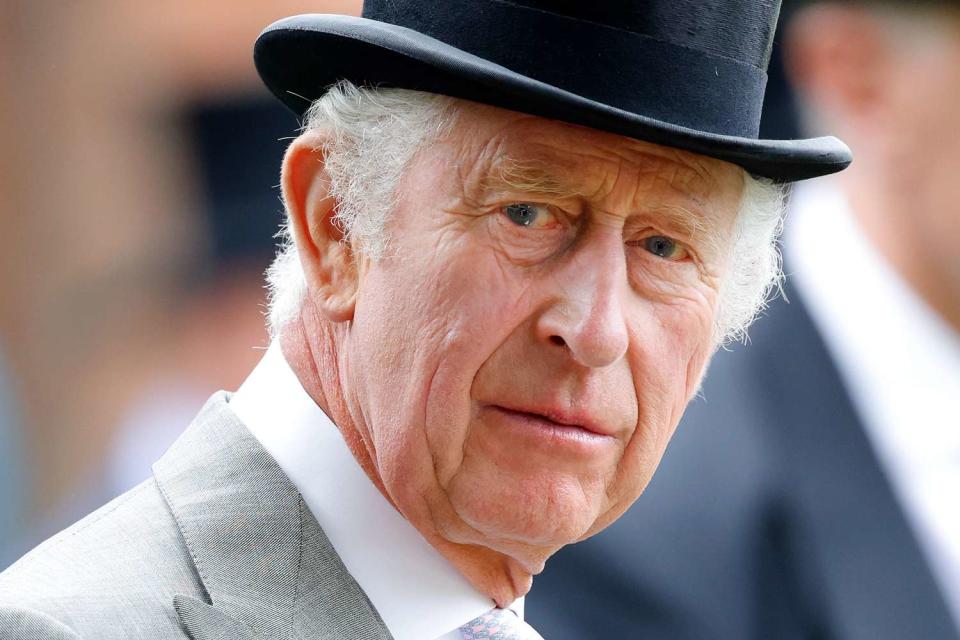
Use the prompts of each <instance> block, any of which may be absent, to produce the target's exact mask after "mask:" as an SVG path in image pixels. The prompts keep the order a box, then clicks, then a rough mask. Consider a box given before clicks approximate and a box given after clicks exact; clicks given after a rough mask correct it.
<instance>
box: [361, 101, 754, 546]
mask: <svg viewBox="0 0 960 640" xmlns="http://www.w3.org/2000/svg"><path fill="white" fill-rule="evenodd" d="M742 188H743V177H742V172H741V170H740V169H738V168H736V167H734V166H733V165H730V164H727V163H724V162H720V161H716V160H712V159H708V158H704V157H702V156H698V155H695V154H690V153H685V152H681V151H677V150H672V149H667V148H664V147H659V146H655V145H652V144H646V143H643V142H638V141H634V140H629V139H626V138H622V137H619V136H615V135H609V134H604V133H600V132H597V131H593V130H589V129H585V128H581V127H575V126H572V125H565V124H561V123H557V122H552V121H547V120H543V119H540V118H535V117H532V116H525V115H521V114H517V113H514V112H509V111H504V110H500V109H495V108H491V107H483V106H479V105H473V104H465V105H464V106H463V107H462V108H461V110H460V112H459V114H458V117H457V119H456V123H455V125H454V126H452V127H451V131H450V132H449V133H448V134H446V135H445V136H444V137H443V138H442V139H441V141H440V142H438V143H436V144H435V145H433V146H431V147H429V148H428V149H426V150H424V151H423V152H421V153H420V154H419V155H418V156H417V157H415V159H414V160H413V161H412V163H411V165H410V167H409V168H408V171H407V173H406V174H405V176H404V179H403V180H402V183H401V186H400V189H399V196H398V202H397V204H396V208H395V210H394V211H393V212H392V214H391V217H390V218H389V222H388V225H387V231H388V233H389V237H390V250H389V251H388V255H387V257H385V258H383V259H380V260H377V261H367V262H365V264H364V265H363V268H362V269H361V281H360V287H359V292H358V294H357V301H356V308H355V312H354V318H353V322H352V325H351V327H350V329H349V336H348V338H347V344H346V349H347V352H346V357H345V358H344V361H345V362H346V365H345V370H344V373H343V378H344V380H345V382H344V387H345V395H346V397H347V398H348V403H349V404H350V406H351V412H352V413H353V414H354V415H355V416H357V415H359V416H362V420H361V422H362V423H363V424H362V426H361V433H362V435H363V437H364V440H365V444H366V446H367V448H368V449H370V450H371V452H372V455H373V457H374V463H375V464H376V465H377V470H378V472H379V475H380V477H381V479H382V481H383V483H384V485H385V487H386V490H387V492H388V493H389V494H390V496H391V498H392V499H393V501H394V503H395V504H396V505H397V506H398V508H399V509H400V510H401V511H402V512H403V513H404V515H405V516H406V517H407V518H408V519H409V520H410V521H411V522H412V523H414V524H415V525H416V526H417V527H418V528H420V529H421V531H427V532H429V533H430V534H433V535H440V536H441V537H442V538H444V539H446V540H449V541H452V542H456V543H467V544H479V545H481V546H485V547H489V548H493V549H496V550H500V551H504V552H506V553H510V554H511V555H521V556H522V555H524V554H525V553H526V551H530V550H531V549H539V550H555V549H556V548H557V547H559V546H562V545H564V544H567V543H569V542H573V541H575V540H577V539H579V538H582V537H584V536H586V535H588V534H592V533H595V532H596V531H598V530H599V529H600V528H602V527H604V526H606V525H607V524H609V523H610V522H611V521H613V520H614V519H616V517H618V516H619V515H620V514H621V513H622V512H623V511H624V510H625V509H626V508H627V507H628V506H629V505H630V504H631V503H632V502H633V500H635V499H636V498H637V496H638V495H639V494H640V492H641V491H642V490H643V488H644V487H645V486H646V484H647V482H648V480H649V479H650V477H651V475H652V474H653V471H654V469H655V467H656V466H657V464H658V462H659V460H660V457H661V455H662V454H663V451H664V448H665V447H666V445H667V441H668V440H669V439H670V436H671V435H672V433H673V430H674V428H675V426H676V424H677V422H678V420H679V419H680V416H681V414H682V412H683V410H684V407H685V405H686V403H687V401H688V400H689V399H690V398H691V396H692V395H693V393H694V392H695V390H696V389H697V386H698V384H699V381H700V377H701V375H702V372H703V370H704V367H705V364H706V362H707V361H708V359H709V357H710V355H711V354H712V352H713V349H714V347H715V344H714V342H713V321H714V316H715V311H716V306H717V297H718V290H719V288H720V285H721V282H722V279H723V275H724V272H725V269H726V266H727V262H728V259H729V257H730V256H729V253H730V247H731V245H732V230H733V226H734V222H735V218H736V212H737V210H738V208H739V204H740V196H741V193H742ZM534 555H536V554H534ZM530 557H533V556H530Z"/></svg>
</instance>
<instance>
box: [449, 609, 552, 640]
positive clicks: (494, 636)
mask: <svg viewBox="0 0 960 640" xmlns="http://www.w3.org/2000/svg"><path fill="white" fill-rule="evenodd" d="M460 635H462V636H463V640H543V637H542V636H541V635H540V634H539V633H537V632H536V631H534V630H533V627H531V626H530V625H528V624H527V623H526V622H523V621H522V620H521V619H520V618H518V617H517V615H516V614H515V613H514V612H513V611H510V610H509V609H491V610H490V611H487V612H486V613H485V614H483V615H482V616H480V617H479V618H475V619H474V620H471V621H470V622H468V623H467V624H465V625H463V626H462V627H460Z"/></svg>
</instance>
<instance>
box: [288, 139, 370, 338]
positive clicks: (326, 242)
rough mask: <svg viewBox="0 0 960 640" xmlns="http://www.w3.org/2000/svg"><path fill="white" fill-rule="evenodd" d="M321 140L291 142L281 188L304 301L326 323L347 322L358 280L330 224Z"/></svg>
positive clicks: (348, 252)
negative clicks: (301, 274) (304, 291)
mask: <svg viewBox="0 0 960 640" xmlns="http://www.w3.org/2000/svg"><path fill="white" fill-rule="evenodd" d="M323 143H324V138H323V137H322V134H319V133H316V132H308V133H305V134H303V135H301V136H300V137H299V138H297V139H296V140H294V141H293V142H292V143H291V144H290V146H289V147H288V148H287V151H286V154H285V155H284V158H283V169H282V172H281V185H282V189H283V200H284V203H285V204H286V208H287V216H288V218H289V225H290V230H291V233H292V235H293V239H294V242H295V243H296V245H297V251H298V253H299V255H300V264H301V266H302V268H303V271H304V275H305V276H306V280H307V292H308V293H307V295H308V296H309V297H310V300H311V301H312V302H313V303H314V305H315V306H316V308H317V309H318V310H319V311H320V312H321V313H323V315H324V316H325V317H326V318H327V319H328V320H330V321H331V322H347V321H349V320H352V319H353V312H354V309H355V306H356V297H357V290H358V288H359V277H358V273H357V266H356V263H355V261H354V254H353V251H352V250H351V247H350V245H349V244H348V243H347V242H344V237H343V232H342V231H341V229H340V228H339V227H338V226H337V224H336V223H335V222H334V219H333V218H334V215H335V214H336V208H337V203H336V200H335V199H334V198H333V197H332V196H331V195H330V178H329V176H328V174H327V171H326V163H325V158H324V154H323V146H324V145H323Z"/></svg>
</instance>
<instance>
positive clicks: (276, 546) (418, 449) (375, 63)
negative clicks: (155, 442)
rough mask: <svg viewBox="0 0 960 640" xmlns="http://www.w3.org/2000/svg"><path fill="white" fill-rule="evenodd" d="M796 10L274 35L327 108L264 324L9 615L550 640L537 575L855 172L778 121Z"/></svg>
mask: <svg viewBox="0 0 960 640" xmlns="http://www.w3.org/2000/svg"><path fill="white" fill-rule="evenodd" d="M776 14H777V8H776V6H775V3H766V2H764V3H760V4H757V3H754V2H750V3H729V2H726V3H717V4H711V3H704V2H701V1H699V0H698V1H697V2H695V3H689V4H688V3H678V2H676V0H671V1H670V2H663V3H651V2H644V3H637V4H635V5H629V4H623V5H621V6H618V7H611V6H607V7H602V8H591V7H585V6H582V5H581V4H580V3H567V2H544V1H540V0H538V1H533V0H531V1H528V2H509V3H508V2H501V1H500V0H485V1H476V0H471V1H467V0H460V1H451V0H445V1H444V2H443V3H436V4H426V3H423V2H422V1H421V0H406V1H398V0H392V1H390V2H378V1H370V2H367V3H366V5H365V7H364V16H365V17H364V18H360V19H358V18H348V17H342V16H324V15H308V16H299V17H296V18H292V19H288V20H285V21H281V22H280V23H277V24H275V25H273V26H271V27H270V28H268V29H267V30H266V31H265V32H264V33H263V34H262V35H261V37H260V39H259V41H258V44H257V49H256V61H257V65H258V69H259V71H260V73H261V75H262V76H263V78H264V80H265V82H266V83H267V85H268V86H269V87H270V88H271V89H272V90H273V92H274V93H275V94H276V95H277V96H278V97H279V98H280V99H281V100H283V101H284V102H285V103H287V104H288V105H289V106H291V107H292V108H293V109H295V110H296V111H297V112H298V113H303V114H305V116H306V127H305V130H304V132H303V134H302V135H301V136H299V137H298V138H297V139H296V140H294V141H293V142H292V143H291V145H290V147H289V149H288V151H287V153H286V156H285V158H284V161H283V169H282V177H281V181H282V186H283V195H284V201H285V205H286V209H287V214H288V227H287V235H288V240H289V241H288V243H287V245H286V247H285V248H284V250H283V252H282V253H281V255H280V256H279V257H278V259H277V262H276V263H275V264H274V266H273V267H272V268H271V271H270V274H269V277H270V281H271V285H272V287H273V294H274V296H273V300H272V308H271V325H272V328H273V330H274V333H275V335H276V340H275V342H274V344H273V346H271V348H270V350H269V351H268V352H267V354H266V356H265V357H264V359H263V361H262V363H261V364H260V365H259V366H258V367H257V368H256V369H255V370H254V372H253V373H252V374H251V376H250V377H249V379H248V380H247V381H246V382H245V383H244V384H243V385H242V386H241V388H240V389H239V391H238V392H237V393H236V394H234V395H232V396H231V395H228V394H224V393H220V394H217V395H215V396H214V397H213V398H211V400H209V401H208V403H207V405H206V407H205V408H204V409H203V411H202V412H201V413H200V415H199V416H198V417H197V419H196V420H195V421H194V423H193V424H192V425H191V427H190V428H189V429H188V430H187V431H186V433H185V434H184V435H183V436H182V437H181V438H180V439H179V440H178V442H177V443H176V444H175V445H174V446H173V447H172V448H171V449H170V451H168V452H167V454H165V456H164V457H163V458H162V459H161V460H160V461H158V462H157V463H156V465H155V466H154V477H153V478H152V479H150V480H148V481H147V482H145V483H144V484H142V485H140V486H139V487H138V488H136V489H134V490H133V491H132V492H130V493H128V494H125V495H124V496H121V497H120V498H118V499H117V500H115V501H114V502H112V503H110V504H109V505H107V506H106V507H104V508H103V509H101V510H100V511H98V512H95V513H94V514H92V515H91V516H89V517H88V518H86V519H84V520H83V521H81V522H80V523H78V524H77V525H75V526H74V527H71V528H70V529H68V530H66V531H65V532H63V533H62V534H60V535H58V536H56V537H54V538H53V539H51V540H50V541H48V542H46V543H44V544H43V545H41V546H40V547H39V548H38V549H36V550H34V551H33V552H32V553H31V554H29V555H28V556H26V557H25V558H24V559H23V560H21V561H20V562H19V563H17V564H16V565H14V566H13V567H12V568H11V569H10V570H9V571H8V572H7V573H6V574H4V577H3V578H2V580H0V603H3V604H2V608H0V620H2V622H0V628H4V629H5V633H6V635H7V636H8V637H14V638H24V637H30V638H32V637H44V638H47V637H54V638H71V639H72V638H78V637H89V638H114V637H129V636H130V635H135V636H138V637H150V638H152V637H163V638H170V637H184V636H187V637H191V638H194V640H199V639H207V638H277V637H294V638H397V639H398V640H405V639H409V640H423V639H439V638H442V639H448V638H468V639H469V638H536V637H538V636H537V635H536V632H534V631H533V630H532V629H531V628H530V627H529V626H528V625H526V624H524V623H523V622H522V619H521V616H522V598H523V596H524V595H525V593H526V592H527V591H528V589H529V588H530V585H531V582H532V577H533V575H534V574H537V573H539V572H540V571H541V570H542V568H543V566H544V563H545V561H546V560H547V558H549V557H550V556H551V555H552V554H553V553H554V552H556V551H557V550H558V549H559V548H560V547H562V546H564V545H566V544H568V543H571V542H574V541H577V540H579V539H582V538H585V537H588V536H590V535H593V534H594V533H596V532H598V531H600V530H601V529H603V528H604V527H606V526H607V525H609V524H610V523H611V522H613V521H614V520H615V519H616V518H617V517H619V516H620V515H621V514H622V513H623V512H624V510H625V509H626V508H627V507H628V506H629V505H630V503H632V502H633V500H634V499H636V497H637V496H638V495H639V493H640V492H641V491H642V490H643V488H644V487H645V486H646V484H647V482H648V481H649V479H650V477H651V475H652V474H653V471H654V469H655V467H656V465H657V462H658V461H659V459H660V456H661V454H662V453H663V450H664V448H665V446H666V444H667V441H668V440H669V438H670V436H671V434H672V432H673V429H674V427H675V425H676V423H677V421H678V420H679V418H680V415H681V414H682V412H683V409H684V407H685V405H686V403H687V402H688V401H689V399H690V398H691V397H692V396H693V395H694V393H695V392H696V390H697V387H698V385H699V382H700V378H701V376H702V374H703V371H704V369H705V367H706V364H707V362H708V360H709V359H710V356H711V355H712V353H713V351H714V350H715V349H716V348H717V346H718V345H719V344H720V343H722V341H723V340H725V339H726V338H727V337H728V336H730V335H736V334H738V333H740V332H742V330H743V329H744V327H745V326H746V324H747V323H748V321H749V319H750V318H752V316H753V315H754V313H755V311H756V307H757V306H758V305H759V304H760V303H761V302H762V300H763V298H764V296H765V293H766V291H767V289H768V287H769V286H770V284H771V282H772V281H773V280H775V278H776V277H777V270H776V264H777V260H776V250H775V246H774V244H773V242H774V235H775V232H776V229H777V227H778V225H779V217H780V211H779V202H780V196H781V188H780V187H779V186H778V185H777V184H776V183H775V182H773V181H790V180H796V179H801V178H807V177H813V176H816V175H821V174H826V173H831V172H834V171H838V170H840V169H842V168H843V167H844V166H846V165H847V164H848V163H849V160H850V158H849V152H848V150H847V149H846V147H845V146H844V145H843V144H842V143H841V142H839V141H838V140H836V139H834V138H818V139H812V140H802V141H771V140H759V139H757V137H756V135H757V125H758V122H759V115H760V113H759V105H760V103H761V100H762V94H763V86H764V81H765V73H764V70H765V68H766V64H767V57H768V53H769V47H770V41H771V37H772V33H773V30H774V25H775V21H776ZM731 33H737V34H741V33H742V37H737V38H731V37H730V34H731ZM638 60H642V61H643V64H638V63H637V61H638ZM331 87H332V88H331ZM371 87H378V88H376V89H373V88H371ZM383 87H391V88H392V89H384V88H383ZM410 89H416V90H417V91H411V90H410ZM755 176H756V177H755Z"/></svg>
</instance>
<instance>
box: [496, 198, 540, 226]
mask: <svg viewBox="0 0 960 640" xmlns="http://www.w3.org/2000/svg"><path fill="white" fill-rule="evenodd" d="M504 211H505V212H506V214H507V217H508V218H510V221H511V222H513V223H514V224H516V225H519V226H521V227H529V226H530V225H531V224H533V223H534V222H535V221H536V219H537V217H538V216H539V215H540V207H538V206H537V205H534V204H528V203H526V202H520V203H517V204H511V205H507V206H506V207H505V208H504Z"/></svg>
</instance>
